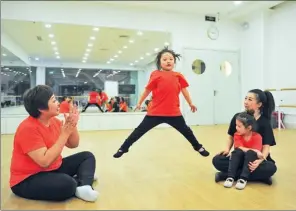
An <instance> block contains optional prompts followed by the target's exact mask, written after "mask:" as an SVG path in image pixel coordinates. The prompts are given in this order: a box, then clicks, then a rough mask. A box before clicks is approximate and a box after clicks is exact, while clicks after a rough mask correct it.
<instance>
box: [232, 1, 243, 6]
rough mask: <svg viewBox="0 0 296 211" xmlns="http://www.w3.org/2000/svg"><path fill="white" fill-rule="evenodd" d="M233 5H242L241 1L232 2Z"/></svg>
mask: <svg viewBox="0 0 296 211" xmlns="http://www.w3.org/2000/svg"><path fill="white" fill-rule="evenodd" d="M233 3H234V4H235V5H239V4H241V3H242V1H234V2H233Z"/></svg>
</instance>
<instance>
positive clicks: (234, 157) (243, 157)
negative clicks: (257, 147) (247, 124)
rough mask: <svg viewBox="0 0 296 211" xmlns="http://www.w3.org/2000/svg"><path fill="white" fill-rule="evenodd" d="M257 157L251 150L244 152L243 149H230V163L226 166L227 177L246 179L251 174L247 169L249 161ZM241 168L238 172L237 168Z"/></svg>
mask: <svg viewBox="0 0 296 211" xmlns="http://www.w3.org/2000/svg"><path fill="white" fill-rule="evenodd" d="M257 159H258V156H257V153H256V152H254V151H253V150H248V151H247V152H244V151H243V150H241V149H239V148H236V149H235V150H233V151H232V153H231V157H230V163H229V167H228V177H231V178H233V179H234V178H236V177H238V178H239V179H244V180H248V179H249V176H250V174H251V171H250V169H249V166H248V165H249V162H253V161H255V160H257ZM239 169H241V173H240V174H238V173H239V172H238V170H239Z"/></svg>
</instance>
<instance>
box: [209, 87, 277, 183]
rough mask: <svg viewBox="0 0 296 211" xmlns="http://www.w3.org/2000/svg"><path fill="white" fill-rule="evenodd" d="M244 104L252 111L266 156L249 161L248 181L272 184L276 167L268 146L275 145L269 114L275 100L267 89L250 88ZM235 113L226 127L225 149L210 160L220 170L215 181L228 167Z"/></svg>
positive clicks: (234, 127) (221, 176)
mask: <svg viewBox="0 0 296 211" xmlns="http://www.w3.org/2000/svg"><path fill="white" fill-rule="evenodd" d="M244 106H245V109H246V111H251V110H253V111H254V117H255V120H256V128H255V131H256V132H257V133H259V134H260V135H261V136H262V145H263V146H262V151H261V152H262V154H263V155H264V157H265V158H266V160H264V159H257V160H255V161H253V162H250V164H249V169H250V170H251V172H252V173H251V175H250V178H249V181H260V182H264V183H267V184H269V185H271V184H272V179H271V177H272V176H273V175H274V174H275V173H276V171H277V167H276V164H275V161H274V160H273V159H272V158H271V153H270V148H271V147H272V146H275V145H276V142H275V138H274V134H273V131H272V128H271V124H270V121H271V114H272V112H273V111H274V109H275V102H274V98H273V95H272V94H271V93H270V92H268V91H262V90H260V89H252V90H250V91H249V92H248V94H247V95H246V97H245V100H244ZM237 115H238V114H235V115H234V116H233V118H232V120H231V123H230V125H229V129H228V135H229V139H228V143H227V147H226V149H225V150H223V151H222V152H220V153H218V154H217V155H216V156H215V157H214V158H213V160H212V162H213V165H214V167H215V168H216V169H217V170H218V171H220V172H217V173H216V175H215V181H216V182H219V181H221V180H225V179H226V178H227V172H228V169H229V163H230V160H229V157H230V156H229V155H230V151H231V149H232V146H233V141H234V140H233V139H234V134H235V133H236V132H237V131H236V117H237Z"/></svg>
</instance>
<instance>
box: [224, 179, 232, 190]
mask: <svg viewBox="0 0 296 211" xmlns="http://www.w3.org/2000/svg"><path fill="white" fill-rule="evenodd" d="M233 182H234V179H233V178H231V177H228V178H227V179H226V180H225V182H224V187H225V188H231V187H232V185H233Z"/></svg>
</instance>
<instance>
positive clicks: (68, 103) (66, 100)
mask: <svg viewBox="0 0 296 211" xmlns="http://www.w3.org/2000/svg"><path fill="white" fill-rule="evenodd" d="M73 107H74V105H73V99H72V97H70V96H64V97H63V101H62V102H61V104H60V113H61V114H63V113H71V112H72V111H73Z"/></svg>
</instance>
